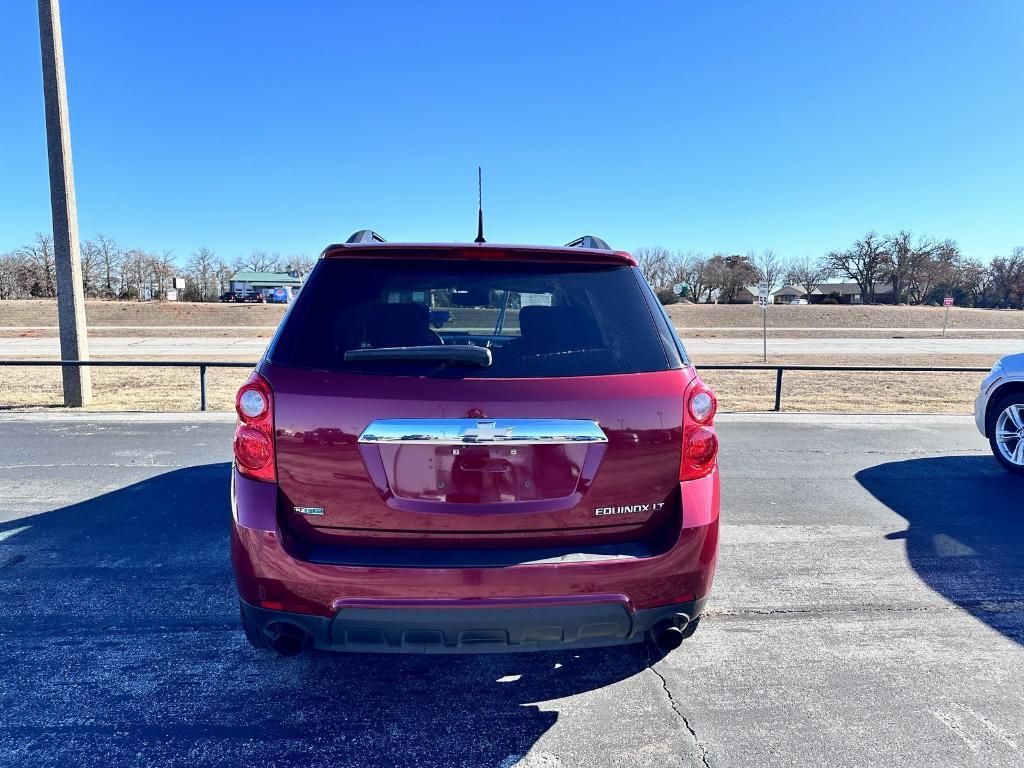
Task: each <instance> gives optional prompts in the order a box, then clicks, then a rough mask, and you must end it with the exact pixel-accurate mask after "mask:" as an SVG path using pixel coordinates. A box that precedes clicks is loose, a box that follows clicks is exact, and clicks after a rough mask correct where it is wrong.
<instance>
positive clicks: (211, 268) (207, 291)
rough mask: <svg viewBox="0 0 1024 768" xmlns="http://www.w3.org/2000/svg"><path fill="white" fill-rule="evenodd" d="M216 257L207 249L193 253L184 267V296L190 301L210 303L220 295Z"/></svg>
mask: <svg viewBox="0 0 1024 768" xmlns="http://www.w3.org/2000/svg"><path fill="white" fill-rule="evenodd" d="M218 266H219V264H218V259H217V255H216V254H215V253H214V252H213V251H211V250H210V249H209V248H200V249H199V250H198V251H196V252H195V253H193V254H192V255H191V256H190V257H189V260H188V263H187V264H186V266H185V271H186V276H185V296H186V297H187V298H188V299H189V300H191V301H212V300H213V299H216V298H217V296H218V294H219V293H220V290H219V289H220V285H219V281H218V279H217V268H218Z"/></svg>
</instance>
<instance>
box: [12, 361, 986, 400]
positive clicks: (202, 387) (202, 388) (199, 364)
mask: <svg viewBox="0 0 1024 768" xmlns="http://www.w3.org/2000/svg"><path fill="white" fill-rule="evenodd" d="M0 366H50V367H53V366H61V367H64V366H79V367H81V366H95V367H122V368H132V367H138V368H198V369H199V410H201V411H205V410H206V369H207V368H255V367H256V363H255V362H252V363H242V362H231V363H229V362H218V361H215V360H0ZM696 367H697V369H698V370H702V371H775V408H774V409H773V410H775V411H781V410H782V373H783V371H819V372H836V371H851V372H859V373H988V372H989V370H990V369H989V368H979V367H970V366H935V365H773V364H772V363H756V364H754V363H752V364H750V365H734V364H728V363H726V364H717V363H712V364H709V365H698V366H696Z"/></svg>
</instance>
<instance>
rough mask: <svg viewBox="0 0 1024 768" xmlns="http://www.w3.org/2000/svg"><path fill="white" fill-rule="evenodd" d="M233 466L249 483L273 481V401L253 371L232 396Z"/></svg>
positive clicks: (265, 381)
mask: <svg viewBox="0 0 1024 768" xmlns="http://www.w3.org/2000/svg"><path fill="white" fill-rule="evenodd" d="M235 411H237V412H238V418H239V424H238V426H237V427H236V428H235V466H236V467H238V471H239V472H240V473H242V474H243V475H245V476H246V477H249V478H252V479H253V480H264V481H266V482H270V483H273V482H276V481H277V471H276V469H275V466H274V397H273V393H272V392H271V391H270V384H268V383H267V380H266V379H264V378H263V377H262V376H260V375H259V374H258V373H256V372H255V371H253V374H252V376H250V377H249V380H248V381H246V382H245V384H243V385H242V387H241V389H239V390H238V394H237V395H236V396H235Z"/></svg>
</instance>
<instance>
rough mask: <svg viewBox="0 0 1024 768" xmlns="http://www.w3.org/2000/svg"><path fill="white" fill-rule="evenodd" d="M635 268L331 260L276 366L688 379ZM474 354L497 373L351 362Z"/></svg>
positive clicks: (320, 267) (287, 327) (281, 343)
mask: <svg viewBox="0 0 1024 768" xmlns="http://www.w3.org/2000/svg"><path fill="white" fill-rule="evenodd" d="M641 279H642V278H639V275H638V274H636V273H635V269H634V268H633V267H628V266H595V265H576V264H553V263H538V262H532V263H531V262H527V263H524V262H515V263H509V262H488V261H480V262H473V261H468V260H454V259H453V260H437V261H425V260H401V259H378V258H372V259H321V260H320V262H319V263H318V264H317V266H316V268H315V269H314V270H313V272H312V273H311V274H310V276H309V278H308V280H307V281H306V285H305V286H304V287H303V288H302V290H301V291H300V292H299V295H298V298H297V299H296V303H295V304H294V305H293V307H292V310H291V312H290V313H289V314H288V316H287V318H286V320H285V323H284V326H283V327H282V328H281V330H280V332H279V333H278V336H277V339H276V340H275V342H274V344H273V347H272V349H271V351H270V354H269V359H270V361H271V362H272V363H274V364H275V365H286V366H293V367H299V368H313V369H320V370H329V371H344V372H348V373H369V374H390V375H416V376H439V377H443V376H453V377H467V378H534V377H548V376H599V375H607V374H619V373H639V372H642V371H661V370H666V369H669V368H678V367H680V366H681V365H682V363H681V360H680V357H679V353H678V350H677V349H676V347H675V346H674V345H672V344H666V343H665V342H664V340H663V335H662V334H661V333H660V332H659V327H658V326H657V324H656V321H655V319H654V315H653V314H652V307H650V306H649V305H648V301H647V298H646V297H645V293H644V289H643V288H642V283H641V282H639V281H640V280H641ZM438 345H473V346H478V347H486V348H488V349H490V351H491V364H490V365H488V366H485V367H484V366H480V365H472V364H469V363H465V362H456V361H448V360H429V361H424V360H365V359H361V360H349V361H346V360H345V353H346V352H347V351H349V350H360V349H381V348H395V347H423V346H431V347H434V346H438Z"/></svg>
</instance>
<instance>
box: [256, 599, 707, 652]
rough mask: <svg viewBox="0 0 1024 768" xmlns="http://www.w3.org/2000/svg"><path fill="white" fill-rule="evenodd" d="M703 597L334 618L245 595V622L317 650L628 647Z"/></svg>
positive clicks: (393, 608) (353, 612)
mask: <svg viewBox="0 0 1024 768" xmlns="http://www.w3.org/2000/svg"><path fill="white" fill-rule="evenodd" d="M705 603H706V599H702V600H691V601H687V602H685V603H679V604H677V605H669V606H663V607H661V608H651V609H647V610H641V611H636V612H633V611H630V610H629V609H628V607H627V606H626V605H625V604H624V603H622V602H620V601H608V602H593V603H567V604H560V605H554V604H551V603H537V604H534V605H523V604H517V605H502V604H500V603H492V604H488V605H479V604H474V605H472V606H454V605H443V604H442V605H430V604H420V605H416V606H410V605H387V604H380V603H372V602H370V603H365V604H361V605H351V606H348V607H345V608H342V609H341V610H339V611H338V612H337V614H336V615H335V616H334V617H333V618H328V617H323V616H309V615H306V614H300V613H289V612H287V611H274V610H268V609H266V608H259V607H256V606H254V605H249V604H248V603H246V602H244V601H242V603H241V609H242V614H243V617H244V619H245V621H246V622H247V623H249V624H250V625H251V626H252V627H254V628H256V629H257V630H258V631H261V632H263V633H264V634H265V635H266V636H267V638H268V640H269V639H272V638H273V636H274V635H275V634H276V632H278V631H281V630H287V631H290V632H292V633H293V634H295V630H296V629H298V630H300V631H301V634H303V635H305V636H306V637H307V638H308V640H309V644H310V645H311V646H312V648H314V649H316V650H323V651H349V652H358V653H438V654H442V653H495V652H498V653H500V652H509V651H544V650H558V649H571V648H591V647H595V646H612V645H628V644H630V643H638V642H641V641H643V640H644V639H646V638H647V637H648V632H649V631H650V630H651V629H652V628H654V627H656V626H658V625H659V624H663V623H665V622H671V623H672V624H674V625H676V626H679V627H680V628H683V627H685V625H686V624H687V623H689V622H690V621H692V620H694V619H696V618H698V617H699V616H700V614H701V612H702V611H703V610H704V606H705Z"/></svg>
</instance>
